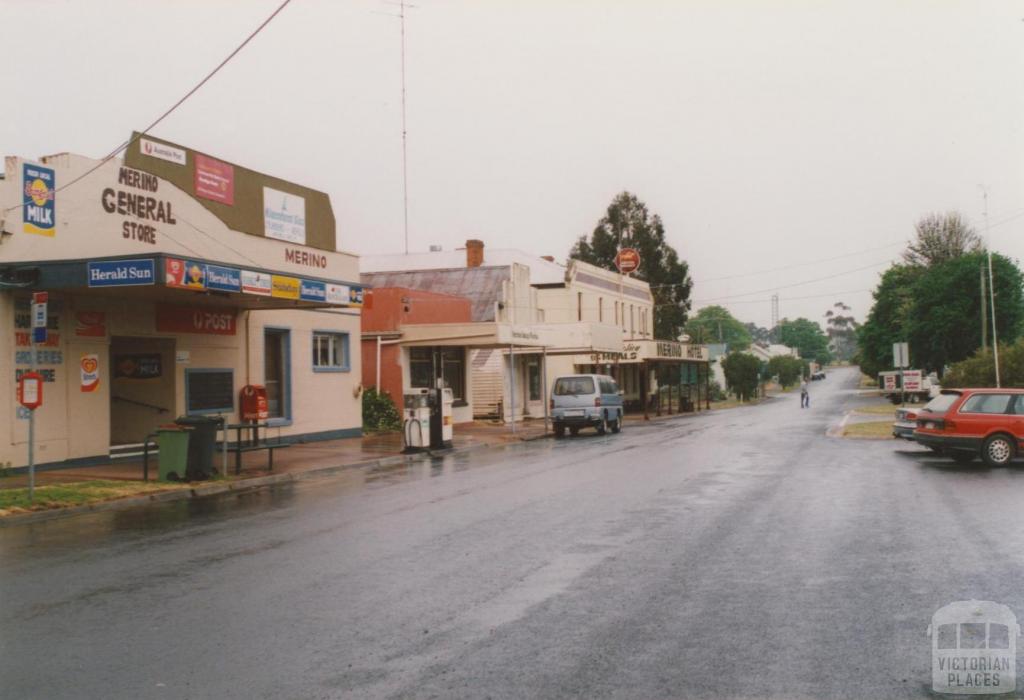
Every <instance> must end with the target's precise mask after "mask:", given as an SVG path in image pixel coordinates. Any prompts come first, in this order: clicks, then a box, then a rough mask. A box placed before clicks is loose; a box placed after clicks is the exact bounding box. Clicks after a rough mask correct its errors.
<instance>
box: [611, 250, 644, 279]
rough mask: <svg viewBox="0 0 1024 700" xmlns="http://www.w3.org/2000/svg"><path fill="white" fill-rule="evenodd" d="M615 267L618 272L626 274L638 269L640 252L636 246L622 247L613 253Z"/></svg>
mask: <svg viewBox="0 0 1024 700" xmlns="http://www.w3.org/2000/svg"><path fill="white" fill-rule="evenodd" d="M615 267H617V268H619V272H621V273H622V274H624V275H628V274H630V273H632V272H636V271H637V270H638V269H640V253H639V251H637V249H636V248H622V249H621V250H619V252H618V253H616V255H615Z"/></svg>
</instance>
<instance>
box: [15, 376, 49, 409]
mask: <svg viewBox="0 0 1024 700" xmlns="http://www.w3.org/2000/svg"><path fill="white" fill-rule="evenodd" d="M18 403H20V404H21V405H22V406H24V407H25V408H27V409H28V410H30V411H34V410H36V409H37V408H39V407H40V406H42V405H43V376H42V375H41V374H39V373H38V372H25V373H24V374H23V375H21V377H20V378H19V379H18Z"/></svg>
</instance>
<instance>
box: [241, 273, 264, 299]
mask: <svg viewBox="0 0 1024 700" xmlns="http://www.w3.org/2000/svg"><path fill="white" fill-rule="evenodd" d="M241 278H242V291H243V292H245V293H246V294H256V295H257V296H261V297H269V296H270V274H269V273H266V272H255V271H253V270H242V274H241Z"/></svg>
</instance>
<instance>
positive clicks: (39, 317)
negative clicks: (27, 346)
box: [32, 292, 50, 344]
mask: <svg viewBox="0 0 1024 700" xmlns="http://www.w3.org/2000/svg"><path fill="white" fill-rule="evenodd" d="M49 296H50V295H49V294H48V293H47V292H35V293H34V294H32V342H33V343H40V344H41V343H45V342H46V319H47V315H46V302H47V300H48V299H49Z"/></svg>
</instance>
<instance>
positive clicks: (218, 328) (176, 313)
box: [156, 304, 237, 335]
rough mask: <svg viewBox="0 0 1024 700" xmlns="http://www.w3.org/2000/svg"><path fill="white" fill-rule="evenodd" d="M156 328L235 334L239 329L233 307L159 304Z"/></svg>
mask: <svg viewBox="0 0 1024 700" xmlns="http://www.w3.org/2000/svg"><path fill="white" fill-rule="evenodd" d="M156 329H157V331H158V332H160V333H201V334H204V335H234V334H235V331H236V329H237V323H236V319H235V311H234V310H233V309H203V308H198V307H193V306H173V305H171V304H158V305H157V307H156Z"/></svg>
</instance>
